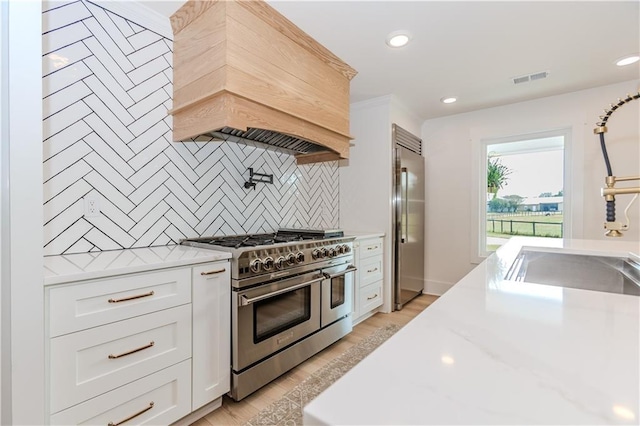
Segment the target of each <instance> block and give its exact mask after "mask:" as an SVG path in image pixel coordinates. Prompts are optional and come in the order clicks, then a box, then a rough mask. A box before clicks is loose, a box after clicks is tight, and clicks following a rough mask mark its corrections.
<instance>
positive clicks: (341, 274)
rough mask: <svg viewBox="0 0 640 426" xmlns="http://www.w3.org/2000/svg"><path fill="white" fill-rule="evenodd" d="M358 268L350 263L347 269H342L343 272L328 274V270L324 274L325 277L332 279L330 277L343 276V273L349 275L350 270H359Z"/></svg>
mask: <svg viewBox="0 0 640 426" xmlns="http://www.w3.org/2000/svg"><path fill="white" fill-rule="evenodd" d="M357 270H358V268H356V267H355V266H353V265H349V266H348V267H347V269H345V270H344V271H342V272H340V273H338V274H327V273H326V272H323V273H322V275H324V277H325V278H326V279H328V280H330V279H333V278H338V277H341V276H343V275H347V274H348V273H349V272H354V271H357Z"/></svg>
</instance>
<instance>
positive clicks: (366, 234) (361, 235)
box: [344, 231, 384, 241]
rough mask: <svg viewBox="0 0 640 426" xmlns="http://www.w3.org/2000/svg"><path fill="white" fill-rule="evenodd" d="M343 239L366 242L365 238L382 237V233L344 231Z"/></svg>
mask: <svg viewBox="0 0 640 426" xmlns="http://www.w3.org/2000/svg"><path fill="white" fill-rule="evenodd" d="M344 236H345V237H356V241H360V240H366V239H367V238H378V237H384V232H368V231H344Z"/></svg>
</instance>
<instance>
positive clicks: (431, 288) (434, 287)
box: [422, 280, 453, 296]
mask: <svg viewBox="0 0 640 426" xmlns="http://www.w3.org/2000/svg"><path fill="white" fill-rule="evenodd" d="M451 287H453V283H448V282H444V281H433V280H427V281H426V282H425V284H424V290H423V291H422V292H423V293H424V294H433V295H435V296H442V295H443V294H445V293H446V292H447V290H449V289H450V288H451Z"/></svg>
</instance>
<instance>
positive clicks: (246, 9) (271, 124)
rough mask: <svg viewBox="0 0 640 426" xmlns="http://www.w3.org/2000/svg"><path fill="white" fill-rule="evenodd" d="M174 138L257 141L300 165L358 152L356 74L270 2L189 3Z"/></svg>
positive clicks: (176, 56)
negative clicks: (353, 143)
mask: <svg viewBox="0 0 640 426" xmlns="http://www.w3.org/2000/svg"><path fill="white" fill-rule="evenodd" d="M171 26H172V28H173V34H174V40H173V109H172V110H171V111H169V114H171V115H172V116H173V140H174V141H183V140H188V139H190V138H196V137H198V136H202V135H207V136H214V137H215V138H216V139H218V140H219V139H226V140H231V141H242V140H246V139H249V140H254V141H256V142H261V143H266V144H268V145H272V146H275V147H280V148H285V149H288V150H290V151H291V152H293V153H295V154H296V159H297V162H298V164H303V163H313V162H319V161H331V160H337V159H343V158H349V141H350V140H351V139H353V137H351V136H350V135H349V82H350V81H351V79H352V78H353V77H354V76H355V75H356V73H357V72H356V71H355V70H354V69H353V68H351V67H350V66H349V65H347V64H345V63H344V62H342V61H341V60H340V59H339V58H338V57H336V56H335V55H334V54H333V53H331V52H330V51H329V50H327V49H326V48H325V47H324V46H322V45H321V44H319V43H318V42H316V41H315V40H314V39H312V38H311V37H310V36H309V35H307V34H306V33H304V32H303V31H302V30H300V29H299V28H298V27H296V26H295V25H294V24H293V23H291V21H289V20H288V19H286V18H285V17H284V16H282V15H281V14H280V13H278V12H277V11H276V10H275V9H273V8H272V7H271V6H269V5H268V4H267V3H266V2H264V1H262V0H250V1H246V0H204V1H203V0H189V1H188V2H187V3H185V5H184V6H182V7H181V8H180V9H179V10H178V11H177V12H176V13H175V14H174V15H173V16H171Z"/></svg>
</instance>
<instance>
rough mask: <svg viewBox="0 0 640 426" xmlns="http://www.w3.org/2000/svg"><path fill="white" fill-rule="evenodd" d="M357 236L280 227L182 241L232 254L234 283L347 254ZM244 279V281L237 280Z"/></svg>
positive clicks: (295, 270)
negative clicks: (265, 230) (249, 232)
mask: <svg viewBox="0 0 640 426" xmlns="http://www.w3.org/2000/svg"><path fill="white" fill-rule="evenodd" d="M353 239H354V237H345V236H344V233H343V232H342V231H340V230H335V229H332V230H318V229H314V230H308V229H281V230H279V231H278V232H273V233H264V234H250V235H229V236H217V237H216V236H213V237H200V238H187V239H185V240H182V241H181V242H180V243H181V244H184V245H188V246H193V247H200V248H209V249H214V250H221V251H226V252H230V253H231V279H232V281H234V286H237V287H244V286H249V285H254V284H256V283H257V282H258V281H259V280H263V279H266V278H261V277H263V276H266V277H267V278H269V279H273V278H275V277H276V276H277V277H280V278H282V277H285V276H287V275H291V274H296V273H301V272H306V271H307V270H310V269H313V268H317V267H319V266H318V264H319V263H321V262H329V263H331V262H332V261H333V260H334V258H335V260H336V261H337V259H338V258H341V257H343V256H348V255H350V254H351V252H352V250H353V243H352V241H353ZM236 280H242V281H243V282H242V283H237V282H235V281H236Z"/></svg>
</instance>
